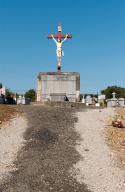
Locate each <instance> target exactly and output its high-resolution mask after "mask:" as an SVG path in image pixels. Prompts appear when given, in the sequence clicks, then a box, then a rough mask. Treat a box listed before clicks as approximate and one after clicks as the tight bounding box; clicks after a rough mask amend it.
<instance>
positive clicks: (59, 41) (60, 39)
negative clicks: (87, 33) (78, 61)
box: [48, 25, 72, 72]
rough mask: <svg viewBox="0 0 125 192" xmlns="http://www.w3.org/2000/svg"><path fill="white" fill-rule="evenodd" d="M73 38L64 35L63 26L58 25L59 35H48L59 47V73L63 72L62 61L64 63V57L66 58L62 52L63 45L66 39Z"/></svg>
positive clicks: (69, 35) (57, 51)
mask: <svg viewBox="0 0 125 192" xmlns="http://www.w3.org/2000/svg"><path fill="white" fill-rule="evenodd" d="M71 38H72V35H71V34H63V33H62V27H61V25H58V33H57V34H50V35H48V39H53V40H54V41H55V43H56V46H57V50H56V54H57V61H58V64H57V70H58V72H60V71H61V61H62V56H64V52H63V50H62V43H63V42H64V41H65V40H66V39H71Z"/></svg>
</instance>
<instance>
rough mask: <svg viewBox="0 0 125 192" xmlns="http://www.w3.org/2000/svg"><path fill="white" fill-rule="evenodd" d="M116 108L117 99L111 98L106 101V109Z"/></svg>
mask: <svg viewBox="0 0 125 192" xmlns="http://www.w3.org/2000/svg"><path fill="white" fill-rule="evenodd" d="M115 106H118V99H116V98H112V99H107V107H115Z"/></svg>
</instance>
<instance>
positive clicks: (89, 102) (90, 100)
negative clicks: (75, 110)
mask: <svg viewBox="0 0 125 192" xmlns="http://www.w3.org/2000/svg"><path fill="white" fill-rule="evenodd" d="M86 104H87V105H92V97H91V96H90V95H87V96H86Z"/></svg>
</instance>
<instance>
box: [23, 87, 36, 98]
mask: <svg viewBox="0 0 125 192" xmlns="http://www.w3.org/2000/svg"><path fill="white" fill-rule="evenodd" d="M25 97H26V98H30V99H31V101H35V99H36V92H35V90H34V89H29V90H28V91H27V92H26V93H25Z"/></svg>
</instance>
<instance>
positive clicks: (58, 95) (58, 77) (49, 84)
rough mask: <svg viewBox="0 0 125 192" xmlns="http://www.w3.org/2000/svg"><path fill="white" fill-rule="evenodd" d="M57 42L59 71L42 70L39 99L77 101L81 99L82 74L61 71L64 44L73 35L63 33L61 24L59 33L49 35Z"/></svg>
mask: <svg viewBox="0 0 125 192" xmlns="http://www.w3.org/2000/svg"><path fill="white" fill-rule="evenodd" d="M48 38H49V39H53V40H54V42H55V43H56V47H57V49H56V55H57V72H40V73H39V74H38V76H37V101H39V102H45V101H51V102H52V101H55V102H58V101H70V102H77V101H79V99H80V74H79V73H78V72H61V63H62V56H64V52H63V50H62V44H63V42H64V41H65V40H67V39H71V38H72V35H68V34H66V35H64V34H62V27H61V25H59V26H58V34H56V35H54V34H51V35H48Z"/></svg>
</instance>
